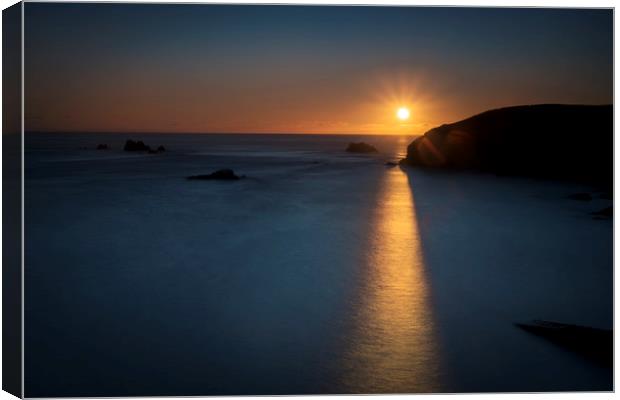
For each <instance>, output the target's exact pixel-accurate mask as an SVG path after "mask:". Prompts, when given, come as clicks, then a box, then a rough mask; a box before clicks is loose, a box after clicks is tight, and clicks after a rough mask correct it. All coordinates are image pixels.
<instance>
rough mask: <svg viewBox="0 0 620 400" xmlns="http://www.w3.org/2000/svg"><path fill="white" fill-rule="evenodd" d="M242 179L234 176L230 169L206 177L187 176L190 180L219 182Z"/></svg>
mask: <svg viewBox="0 0 620 400" xmlns="http://www.w3.org/2000/svg"><path fill="white" fill-rule="evenodd" d="M241 178H243V176H241V177H239V176H237V175H235V172H234V171H233V170H232V169H220V170H217V171H215V172H213V173H210V174H207V175H192V176H188V177H187V179H190V180H221V181H236V180H239V179H241Z"/></svg>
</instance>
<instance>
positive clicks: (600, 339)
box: [515, 320, 614, 368]
mask: <svg viewBox="0 0 620 400" xmlns="http://www.w3.org/2000/svg"><path fill="white" fill-rule="evenodd" d="M515 325H516V326H517V327H519V328H521V329H523V330H524V331H526V332H530V333H532V334H534V335H537V336H540V337H543V338H545V339H547V340H549V341H551V342H553V343H555V344H557V345H559V346H562V347H564V348H566V349H568V350H571V351H574V352H575V353H578V354H580V355H581V356H583V357H586V358H588V359H590V360H591V361H594V362H596V363H598V364H600V365H602V366H605V367H610V368H611V367H612V366H613V359H614V351H613V350H614V334H613V331H612V330H607V329H597V328H591V327H588V326H580V325H571V324H562V323H559V322H552V321H541V320H535V321H532V322H529V323H517V324H515Z"/></svg>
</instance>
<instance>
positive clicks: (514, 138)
mask: <svg viewBox="0 0 620 400" xmlns="http://www.w3.org/2000/svg"><path fill="white" fill-rule="evenodd" d="M401 163H402V164H405V165H407V164H409V165H419V166H426V167H442V168H455V169H475V170H480V171H486V172H494V173H497V174H500V175H519V176H531V177H540V178H551V179H569V180H576V181H581V182H587V183H593V184H597V185H600V186H603V187H605V188H606V189H609V188H611V187H612V185H613V106H611V105H602V106H586V105H561V104H542V105H530V106H516V107H507V108H500V109H497V110H491V111H486V112H483V113H482V114H478V115H475V116H473V117H470V118H467V119H464V120H462V121H459V122H455V123H452V124H445V125H442V126H440V127H437V128H434V129H431V130H430V131H428V132H426V133H425V134H424V135H423V136H421V137H419V138H417V139H416V140H414V141H413V142H412V143H411V144H410V145H409V147H408V148H407V157H406V158H405V159H403V160H402V161H401Z"/></svg>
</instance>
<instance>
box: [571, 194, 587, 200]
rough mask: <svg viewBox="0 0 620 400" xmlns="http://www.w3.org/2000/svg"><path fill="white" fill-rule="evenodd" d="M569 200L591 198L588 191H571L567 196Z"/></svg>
mask: <svg viewBox="0 0 620 400" xmlns="http://www.w3.org/2000/svg"><path fill="white" fill-rule="evenodd" d="M568 198H569V199H571V200H579V201H590V200H592V196H591V195H590V193H573V194H571V195H569V196H568Z"/></svg>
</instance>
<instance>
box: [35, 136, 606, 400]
mask: <svg viewBox="0 0 620 400" xmlns="http://www.w3.org/2000/svg"><path fill="white" fill-rule="evenodd" d="M126 139H140V140H144V141H145V142H146V143H147V144H149V145H151V146H155V147H157V146H159V145H164V146H165V147H166V149H167V151H166V152H165V153H163V154H153V155H149V154H143V153H128V152H124V151H122V146H123V144H124V142H125V140H126ZM360 140H363V141H366V142H368V143H371V144H373V145H375V146H376V147H377V148H378V149H379V150H380V153H379V154H376V155H356V154H349V153H346V152H345V151H344V149H345V148H346V146H347V144H348V143H349V142H351V141H360ZM410 141H411V138H410V137H400V136H339V135H338V136H336V135H334V136H328V135H323V136H321V135H165V134H150V135H146V134H130V133H127V134H77V133H73V134H44V133H40V134H35V133H31V134H27V135H26V139H25V142H26V151H25V277H26V283H25V341H26V343H25V377H26V381H25V390H26V396H28V397H38V396H45V397H60V396H130V395H216V394H314V393H317V394H328V393H333V394H336V393H411V392H415V393H418V392H487V391H492V392H498V391H518V392H532V391H567V390H571V391H572V390H612V371H611V370H610V369H605V368H602V367H599V366H597V365H595V364H591V363H590V362H589V361H587V360H584V359H582V358H580V357H579V356H578V355H576V354H573V353H571V352H568V351H566V350H564V349H563V348H561V347H557V346H555V345H553V344H551V343H549V342H547V341H545V340H544V339H542V338H539V337H536V336H533V335H530V334H528V333H526V332H524V331H522V330H520V329H518V328H516V327H515V326H514V323H515V322H527V321H530V320H533V319H547V320H553V321H560V322H564V323H571V324H581V325H587V326H593V327H600V328H611V327H612V318H613V316H612V308H613V303H612V298H613V279H612V277H613V250H612V245H613V227H612V221H611V220H596V219H593V218H592V216H591V215H590V214H589V213H590V212H592V211H597V210H599V209H601V208H604V207H606V206H608V205H610V204H611V201H610V200H605V199H602V198H598V197H597V196H595V199H594V200H592V201H590V202H580V201H575V200H571V199H568V198H567V196H568V195H570V194H572V193H575V192H580V191H588V190H591V189H590V188H587V187H583V186H580V185H576V184H571V183H559V182H548V181H537V180H531V179H524V178H507V177H497V176H494V175H488V174H475V173H464V172H450V173H448V172H441V171H432V170H424V169H401V168H400V167H388V166H386V165H384V163H385V162H386V161H395V160H398V159H399V158H402V157H403V156H404V154H405V152H406V147H407V145H408V144H409V143H410ZM99 143H106V144H108V145H110V146H111V149H110V150H95V147H96V146H97V144H99ZM221 168H232V169H234V171H235V173H237V174H238V175H245V176H246V178H245V179H242V180H239V181H234V182H226V181H188V180H186V179H185V177H187V176H189V175H196V174H206V173H210V172H213V171H214V170H216V169H221Z"/></svg>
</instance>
